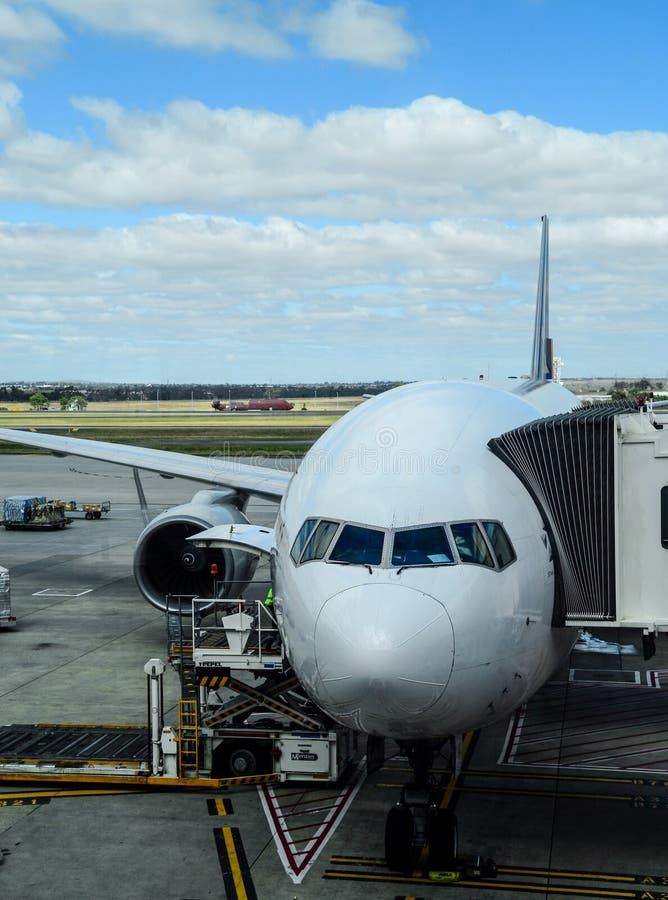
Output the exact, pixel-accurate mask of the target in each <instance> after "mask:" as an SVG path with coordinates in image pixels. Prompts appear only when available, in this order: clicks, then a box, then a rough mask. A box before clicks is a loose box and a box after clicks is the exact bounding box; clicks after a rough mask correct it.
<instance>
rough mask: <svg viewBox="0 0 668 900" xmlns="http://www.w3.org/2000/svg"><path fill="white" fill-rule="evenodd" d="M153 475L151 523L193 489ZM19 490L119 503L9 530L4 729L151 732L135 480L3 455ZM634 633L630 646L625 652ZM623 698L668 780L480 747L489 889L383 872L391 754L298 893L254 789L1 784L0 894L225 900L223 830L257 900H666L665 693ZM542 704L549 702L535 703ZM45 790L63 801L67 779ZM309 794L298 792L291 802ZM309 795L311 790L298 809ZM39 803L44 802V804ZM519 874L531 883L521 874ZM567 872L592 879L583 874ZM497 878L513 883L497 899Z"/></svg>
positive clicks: (6, 483) (154, 639) (604, 661)
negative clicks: (54, 528)
mask: <svg viewBox="0 0 668 900" xmlns="http://www.w3.org/2000/svg"><path fill="white" fill-rule="evenodd" d="M72 468H75V469H77V470H78V471H76V472H75V471H72ZM143 481H144V487H145V490H146V495H147V499H148V502H149V504H150V505H151V509H152V511H153V512H156V513H157V512H158V511H159V510H161V509H163V508H164V507H166V506H169V505H173V504H175V503H178V502H183V501H184V500H187V499H188V498H189V497H190V496H191V495H192V494H193V493H194V491H195V490H197V489H198V488H197V486H196V485H192V484H189V483H187V482H183V481H179V480H178V479H174V480H168V481H166V480H164V479H161V478H159V477H157V476H150V475H147V476H144V479H143ZM20 493H26V494H28V493H35V494H46V495H47V496H49V497H54V496H59V497H61V498H64V499H69V498H75V499H77V500H79V501H85V500H94V499H110V500H111V502H112V510H111V515H110V517H109V518H108V519H102V520H99V521H92V522H88V521H84V520H79V521H76V522H75V523H74V524H73V525H72V526H70V527H69V528H68V529H66V530H65V531H58V532H21V531H15V532H14V531H5V530H4V529H0V562H1V563H2V564H4V565H7V566H8V567H9V568H10V570H11V575H12V594H13V605H14V611H15V614H16V615H17V617H18V625H17V628H16V629H15V630H14V631H0V724H8V723H12V722H44V721H47V722H91V723H117V724H144V722H145V718H146V713H145V704H146V694H145V691H146V687H145V676H144V673H143V665H144V663H145V661H146V660H147V659H149V658H150V657H154V656H162V657H164V656H165V644H166V639H165V627H164V621H163V617H162V615H161V614H160V613H159V612H157V611H156V610H154V609H152V607H150V606H149V605H148V604H146V603H145V602H144V601H143V600H142V599H141V597H140V596H139V594H138V591H137V589H136V587H135V585H134V582H133V580H132V576H131V564H132V554H133V549H134V544H135V540H136V538H137V536H138V534H139V532H140V530H141V528H142V521H141V516H140V512H139V508H138V504H137V499H136V496H135V492H134V484H133V481H132V477H131V474H130V473H128V472H125V471H123V470H119V469H116V468H114V467H112V466H104V465H101V464H96V463H89V462H85V463H84V462H80V461H71V460H58V459H54V458H51V457H19V456H16V457H15V456H8V457H4V456H3V457H0V496H5V495H7V494H20ZM274 512H275V508H274V507H273V506H272V504H267V503H256V504H254V505H253V506H252V508H251V514H252V517H253V519H254V520H256V521H260V522H263V523H265V524H268V523H270V522H271V521H272V518H273V515H274ZM612 638H613V639H615V640H616V639H618V638H617V637H616V636H614V635H613V636H612ZM628 639H629V638H628V636H626V635H623V636H621V640H622V641H623V642H627V640H628ZM631 639H632V638H631ZM575 656H576V654H573V658H574V661H573V665H577V666H579V667H587V666H589V667H590V668H596V667H600V668H615V667H619V666H624V667H638V668H641V669H643V671H644V670H645V669H647V668H655V669H658V670H663V669H665V670H667V671H666V675H667V676H668V665H666V660H667V659H668V656H667V655H666V652H665V648H664V647H663V645H660V647H659V654H658V655H657V657H656V658H655V659H654V660H652V661H651V662H650V663H648V664H645V663H643V662H642V659H641V658H638V657H607V658H605V657H583V655H582V654H577V657H578V658H577V659H575ZM559 677H565V676H564V673H561V674H560V676H559ZM619 690H620V695H619V697H620V706H619V709H616V710H615V711H614V712H613V711H611V718H616V720H621V719H626V720H627V722H628V725H627V729H628V730H627V737H626V739H627V742H630V743H633V742H635V743H636V744H639V745H640V744H641V743H642V741H648V740H650V739H651V740H652V741H655V742H657V743H658V744H659V745H661V742H663V745H665V747H666V753H665V757H666V774H665V776H663V777H662V776H661V775H660V772H659V774H657V773H656V772H655V773H654V774H653V775H652V776H646V775H643V774H642V772H639V771H637V770H636V771H631V772H629V771H625V770H623V769H622V768H621V767H620V766H615V764H614V763H611V764H609V765H608V768H607V769H606V770H602V769H594V768H591V767H590V768H584V769H569V768H568V767H567V766H566V765H565V762H566V754H565V753H561V754H560V755H559V757H558V765H557V766H556V767H553V768H547V767H543V768H541V767H528V766H499V765H498V764H497V761H498V759H499V755H500V753H501V751H502V748H503V746H504V741H505V738H506V733H507V723H505V722H504V723H500V724H498V725H496V726H493V727H491V728H489V729H487V730H486V731H484V732H482V733H481V734H480V735H479V737H478V738H477V741H476V743H475V745H474V747H473V749H472V752H471V754H470V756H469V757H468V758H467V760H466V766H465V773H464V777H463V779H462V780H461V781H460V783H459V786H458V790H457V791H456V792H455V798H456V812H457V815H458V818H459V823H460V833H461V851H462V852H463V853H472V852H474V851H480V852H481V853H483V855H485V856H492V857H494V858H495V859H496V861H497V862H498V864H499V865H500V866H502V867H503V868H504V869H506V870H508V869H510V871H504V870H503V869H502V871H501V872H500V874H499V878H498V881H497V883H496V884H490V885H481V884H477V885H472V886H469V885H467V884H466V883H463V884H460V885H444V884H439V883H435V882H429V880H428V879H425V878H423V877H418V878H416V879H414V880H412V881H410V880H409V881H408V882H406V881H402V880H401V879H399V878H398V877H396V876H393V875H392V874H391V873H388V871H387V869H385V868H384V866H382V865H381V864H380V863H379V862H378V860H379V859H382V856H383V829H384V817H385V814H386V811H387V809H388V808H389V806H390V805H391V804H392V803H393V802H394V800H395V799H396V798H397V796H398V789H399V788H398V785H400V784H401V783H402V782H405V781H406V780H407V779H408V778H409V773H408V771H407V763H406V761H405V760H402V759H401V758H398V757H395V758H393V759H390V760H388V761H387V762H386V764H385V766H384V767H383V769H382V770H381V771H379V772H376V773H374V774H373V775H371V776H369V777H368V778H366V780H365V781H364V784H363V786H362V788H361V790H360V792H359V793H358V795H357V797H356V799H355V800H354V802H353V804H352V806H351V808H350V809H349V811H348V812H347V814H346V815H345V817H344V818H343V820H342V822H341V824H340V826H339V827H338V829H337V830H336V832H335V833H334V834H333V836H332V837H331V839H330V841H329V843H328V844H327V845H326V846H325V847H324V849H323V850H322V852H321V855H320V856H319V857H318V859H317V861H316V862H315V864H314V865H313V867H312V869H311V870H310V871H309V873H308V874H307V875H306V877H305V879H304V881H303V883H301V884H293V883H292V881H291V880H290V879H289V877H288V876H287V875H286V873H285V871H284V868H283V865H282V863H281V861H280V859H279V856H278V854H277V852H276V848H275V845H274V842H273V839H272V837H271V834H270V831H269V827H268V824H267V820H266V818H265V815H264V813H263V811H262V807H261V804H260V799H259V795H258V790H257V788H255V787H239V788H234V789H230V790H228V791H226V792H224V793H220V794H218V795H216V794H214V793H208V792H205V793H196V794H191V793H184V792H179V791H165V792H160V793H139V794H120V795H96V794H95V793H93V794H90V795H86V794H84V793H82V788H81V786H77V787H76V788H74V794H73V795H72V796H50V795H49V796H47V794H45V793H41V794H40V791H46V790H47V787H46V786H36V785H34V784H31V785H22V786H19V785H16V784H13V783H9V782H3V781H0V897H2V898H3V900H4V898H7V900H46V898H63V900H65V898H67V900H91V898H96V900H117V898H131V900H153V898H156V900H157V898H160V900H187V898H189V900H202V898H225V897H227V896H232V895H228V894H226V890H225V885H224V882H223V877H222V872H221V865H220V862H219V857H218V854H217V850H216V843H215V840H214V829H219V828H221V827H224V826H231V827H234V828H237V829H239V833H240V836H241V839H242V842H243V846H244V848H245V853H246V856H247V859H248V862H249V864H250V871H251V876H252V880H253V884H254V888H255V891H256V894H257V896H258V897H259V898H261V900H265V898H276V900H293V898H299V900H315V898H324V900H328V898H359V897H365V898H369V900H374V898H394V897H405V896H413V897H422V898H432V897H438V896H441V895H443V894H444V891H447V894H445V896H448V897H451V898H454V900H457V898H464V897H469V898H487V897H497V896H499V895H500V896H505V897H512V896H520V895H523V894H524V890H526V889H527V888H526V885H532V886H533V887H532V888H529V890H530V891H531V893H532V894H533V895H534V896H537V897H541V896H544V897H548V896H552V895H554V894H555V893H556V894H558V893H559V889H560V888H563V889H565V890H568V891H569V892H570V895H571V896H578V893H577V892H578V890H582V891H583V892H584V891H588V892H590V893H587V894H585V893H582V894H580V896H592V893H591V892H592V891H593V892H594V895H598V896H611V895H612V894H611V893H610V892H611V891H613V890H614V891H617V892H618V893H617V894H615V896H627V897H631V898H634V900H635V898H636V897H640V896H641V895H642V893H643V891H644V892H645V896H647V897H654V896H656V897H659V896H662V894H661V893H660V891H661V887H660V884H659V882H660V879H661V877H662V876H668V854H667V853H666V850H665V847H666V846H667V845H668V841H667V840H666V839H667V838H668V825H667V823H668V736H667V735H666V728H667V727H668V726H667V724H666V722H665V721H660V720H659V719H658V718H657V719H656V724H655V726H654V728H653V733H652V734H651V735H650V737H647V732H646V731H645V732H644V733H643V737H642V738H640V737H639V735H638V730H637V729H636V728H634V724H633V723H634V721H636V720H637V716H638V714H639V713H638V712H637V710H638V709H639V708H640V707H642V709H643V710H644V712H643V715H644V716H645V717H647V716H649V718H650V721H654V719H652V716H653V710H654V707H653V698H654V697H655V696H656V694H657V693H658V692H652V691H649V690H644V691H641V692H636V693H634V694H632V693H631V691H633V690H634V689H628V688H624V687H620V688H619ZM166 692H167V703H166V706H167V718H168V720H169V719H170V717H172V716H173V715H174V704H175V703H176V700H177V697H178V680H177V678H176V675H175V674H174V673H173V672H172V671H171V670H168V673H167V678H166ZM621 692H624V693H621ZM574 697H575V694H572V696H571V701H569V702H573V698H574ZM537 702H538V703H539V704H540V703H541V702H543V703H544V704H545V705H546V701H541V700H540V698H539V699H538V700H537ZM634 703H635V704H636V706H635V707H634V706H633V704H634ZM538 712H539V713H540V707H539V708H538ZM592 740H593V738H592ZM561 743H564V744H565V737H564V738H563V740H562V739H561V738H560V746H561ZM51 788H53V790H56V791H62V790H64V789H66V788H67V785H63V784H61V785H57V786H50V787H49V788H48V789H49V790H50V789H51ZM300 790H301V789H299V788H296V787H295V788H294V791H295V792H296V793H297V794H298V795H299V791H300ZM309 790H310V789H309V788H308V787H305V788H304V789H303V796H304V798H305V799H308V793H309ZM333 790H334V789H333ZM215 796H221V797H225V798H226V799H228V800H230V801H231V803H232V806H233V813H232V814H231V815H229V816H226V817H224V818H223V817H218V816H212V815H210V814H209V810H208V808H207V802H206V801H207V800H208V799H210V798H213V797H215ZM300 796H301V795H300ZM35 797H37V799H41V800H48V802H44V803H36V802H35V801H34V799H33V798H35ZM342 858H344V861H341V859H342ZM345 858H349V859H348V861H345ZM350 858H356V859H352V860H351V859H350ZM360 860H362V861H360ZM527 867H528V868H527ZM518 868H519V869H522V868H524V869H527V873H528V874H527V873H525V874H518V873H517V869H518ZM537 869H538V870H545V871H548V872H549V873H550V874H548V875H546V874H541V873H540V872H539V871H536V870H537ZM563 871H567V872H571V873H577V872H586V873H589V874H590V875H593V876H596V873H599V874H598V876H597V877H590V878H579V879H578V878H576V877H574V876H565V875H563V874H560V873H563ZM345 873H349V874H348V875H345ZM343 875H345V877H341V876H343ZM325 876H328V877H325ZM620 878H622V879H624V878H626V879H628V880H627V881H624V880H622V881H620V880H619V879H620ZM643 879H644V880H643ZM648 879H650V880H649V881H648ZM503 884H506V885H508V887H506V888H505V889H503V890H499V888H500V887H501V886H502V885H503ZM664 889H665V888H664ZM620 891H622V892H624V891H625V892H626V893H619V892H620ZM606 892H607V893H606ZM652 892H654V893H652Z"/></svg>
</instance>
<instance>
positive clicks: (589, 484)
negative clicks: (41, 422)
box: [0, 217, 668, 870]
mask: <svg viewBox="0 0 668 900" xmlns="http://www.w3.org/2000/svg"><path fill="white" fill-rule="evenodd" d="M548 293H549V292H548V222H547V218H546V217H544V218H543V227H542V237H541V254H540V263H539V278H538V291H537V301H536V315H535V326H534V341H533V353H532V364H531V374H530V377H529V378H528V379H527V380H524V381H514V382H511V383H510V384H511V386H512V387H511V389H507V390H504V389H501V388H495V387H491V386H488V385H485V384H478V383H452V382H448V383H446V382H423V383H416V384H408V385H405V386H403V387H399V388H396V389H394V390H391V391H388V392H386V393H384V394H381V395H379V396H377V397H374V398H372V399H370V400H368V401H366V402H365V403H364V404H362V405H361V406H358V407H357V408H356V409H354V410H352V411H351V412H349V413H348V414H347V415H345V416H344V417H343V418H341V419H340V420H339V421H338V422H337V423H335V424H334V425H332V426H331V427H330V428H329V430H328V431H327V432H326V433H325V434H324V435H323V436H322V437H321V438H320V439H319V440H318V441H317V442H316V443H315V444H314V446H313V447H312V448H311V450H310V451H309V452H308V453H307V454H306V455H305V457H304V459H303V460H302V462H301V464H300V466H299V469H298V471H297V472H296V473H295V474H294V475H293V474H292V473H289V472H285V471H278V470H271V469H267V468H261V467H254V466H249V465H243V464H239V463H236V462H234V461H224V460H211V459H203V458H202V459H199V458H194V457H190V456H188V455H186V454H179V453H168V452H160V451H153V450H148V449H145V448H136V447H124V446H119V445H117V444H111V443H102V442H93V441H84V440H79V439H76V438H69V437H55V436H51V435H43V434H33V433H26V432H20V431H15V430H11V429H0V438H2V439H3V440H7V441H14V442H17V443H22V444H27V445H30V446H37V447H40V448H42V449H48V450H51V451H53V452H54V453H57V454H58V455H67V454H73V455H78V456H84V457H90V458H94V459H100V460H105V461H109V462H114V463H118V464H121V465H126V466H130V467H132V468H133V469H135V470H140V469H144V470H149V471H155V472H159V473H161V474H163V475H167V476H169V475H173V476H181V477H185V478H190V479H192V480H193V481H197V482H201V483H204V484H206V485H207V489H205V490H200V491H199V492H198V493H197V494H196V495H195V496H194V497H193V499H192V501H191V502H190V503H186V504H183V505H181V506H178V507H175V508H173V509H171V510H167V511H165V512H164V513H162V514H161V515H160V516H158V517H157V518H156V519H154V520H153V521H152V522H150V523H149V524H148V525H147V527H146V528H145V529H144V531H143V532H142V534H141V535H140V537H139V540H138V545H137V550H136V554H135V563H134V571H135V577H136V581H137V584H138V586H139V589H140V591H141V593H142V594H143V595H144V597H145V598H146V599H147V600H148V601H149V602H150V603H152V604H153V605H154V606H156V607H157V608H159V609H163V610H168V611H169V612H173V611H176V610H175V609H173V608H172V606H171V605H170V603H171V601H170V599H169V596H168V595H170V594H174V593H183V594H191V595H198V596H207V593H208V590H209V586H210V572H211V567H212V566H215V567H216V569H217V571H218V572H219V573H220V578H221V580H224V581H225V583H226V584H227V588H226V590H227V597H230V598H233V597H236V596H238V595H239V593H240V591H241V590H243V587H244V585H246V584H247V583H248V582H249V581H250V580H251V579H252V577H253V573H254V571H255V566H256V564H257V559H258V558H259V557H261V558H263V559H266V560H267V561H269V563H270V565H271V572H272V582H273V593H274V609H275V615H276V621H277V627H278V630H279V633H280V637H281V642H282V646H283V650H284V653H285V656H286V658H287V659H288V660H289V663H290V665H291V670H292V672H293V673H294V675H295V677H296V678H297V679H298V681H299V682H300V684H301V686H302V688H303V689H304V690H305V692H306V694H307V696H308V697H309V699H310V700H311V701H312V702H314V703H315V704H316V705H317V706H318V707H319V708H320V709H321V710H323V712H324V713H325V714H327V715H328V716H329V717H331V719H333V720H334V721H335V722H338V723H339V724H340V725H342V726H343V727H346V728H350V729H352V730H354V731H356V732H361V733H364V734H366V735H368V736H369V739H370V746H371V747H372V746H374V744H377V743H378V742H382V741H383V740H384V739H385V738H388V737H389V738H394V739H395V740H397V741H399V742H400V744H401V745H402V746H403V748H404V749H405V751H406V753H407V754H408V756H409V759H410V760H411V763H412V766H413V770H414V782H413V783H412V785H411V786H410V787H409V788H407V789H406V790H405V791H404V793H403V795H402V797H401V798H400V800H399V802H398V804H396V805H395V806H394V807H393V808H392V809H391V810H390V812H389V814H388V818H387V820H386V832H385V833H386V857H387V860H388V864H389V865H390V866H391V867H392V868H397V869H405V870H408V869H410V868H411V866H412V865H413V864H414V861H415V860H416V859H417V858H418V857H419V855H420V854H421V853H422V851H423V850H424V849H425V847H429V848H430V849H431V851H432V854H433V857H434V858H433V862H434V864H435V865H436V866H439V865H440V866H441V867H443V868H446V867H447V863H448V861H451V860H452V858H454V857H455V856H456V822H455V821H454V816H453V815H452V814H451V813H450V812H449V811H448V809H447V808H443V807H442V806H441V804H442V803H443V796H444V795H443V794H441V793H439V791H438V790H436V789H435V788H434V786H433V785H432V783H431V782H430V776H429V770H430V764H431V761H432V759H433V756H434V753H435V752H436V751H437V750H438V748H440V747H441V745H443V744H444V743H445V742H447V741H449V740H452V742H453V746H454V748H455V770H457V767H458V760H457V756H456V748H457V746H458V743H457V740H456V739H457V736H461V735H462V733H464V732H467V731H470V730H473V729H477V728H480V727H482V726H484V725H487V724H490V723H492V722H496V721H498V720H500V719H502V718H504V717H506V716H507V715H508V714H509V713H510V712H512V711H513V710H514V709H516V708H517V707H518V706H520V705H521V704H522V703H523V702H525V701H526V700H527V699H528V698H529V697H530V696H531V695H532V694H533V693H534V692H535V691H536V690H538V688H539V687H541V685H542V684H543V683H544V682H545V681H546V680H547V678H548V677H549V676H550V674H551V672H552V671H553V670H554V669H555V668H556V666H557V665H558V663H559V662H560V661H562V660H563V659H564V658H565V656H566V654H567V653H568V652H569V651H570V648H571V646H572V645H573V643H574V642H575V640H576V638H577V634H578V627H577V626H580V625H581V623H582V622H589V623H591V622H596V623H599V624H600V623H601V622H613V621H615V620H616V617H617V609H616V608H615V604H614V600H615V598H616V596H617V587H616V582H615V577H614V576H615V575H616V574H617V569H619V568H620V557H619V555H617V556H615V552H616V551H617V549H618V548H619V547H620V546H621V545H620V544H619V543H618V541H617V533H616V529H615V525H614V518H615V517H614V503H615V502H616V499H615V496H614V490H611V485H612V488H614V477H612V476H611V475H610V473H612V472H613V471H614V462H615V458H616V456H617V449H616V446H617V445H616V443H615V441H616V440H617V438H618V427H617V426H618V424H619V423H618V419H617V415H616V413H614V412H610V411H607V412H606V413H604V414H601V415H599V414H598V413H597V412H594V413H590V412H589V411H587V410H584V411H582V412H581V411H579V410H576V407H577V406H578V401H577V399H576V398H575V397H574V396H573V395H572V394H571V393H570V392H569V391H567V390H566V389H565V388H564V387H563V386H562V385H560V384H558V383H556V382H555V380H554V378H553V353H552V342H551V340H550V339H549V337H548V335H549V323H548ZM617 412H619V411H617ZM641 415H645V414H644V413H642V411H641V412H640V413H639V412H638V411H634V412H628V415H627V417H626V418H627V419H628V421H626V423H625V426H624V427H626V428H627V431H628V432H629V433H631V432H633V431H634V429H635V428H636V424H634V422H635V419H634V418H633V417H634V416H635V417H636V418H638V417H640V416H641ZM646 416H647V421H646V422H644V424H640V425H639V426H637V427H638V429H639V431H642V432H643V434H645V437H644V438H643V440H644V441H645V443H646V444H647V447H646V448H645V449H646V450H647V452H648V453H654V456H653V459H654V460H656V461H657V465H658V464H659V463H663V462H665V459H666V458H668V452H664V450H662V449H661V448H662V447H664V449H665V446H664V443H662V442H661V437H660V434H659V431H658V429H657V427H656V426H657V423H656V422H655V421H653V420H652V418H651V415H650V413H649V412H648V413H647V414H646ZM643 429H650V431H649V432H645V431H643ZM581 431H582V434H583V435H584V439H583V440H582V441H580V440H579V436H580V433H581ZM650 438H652V440H649V439H650ZM639 441H640V438H639ZM590 448H591V449H592V453H593V454H594V455H593V456H592V454H591V453H590V452H589V450H590ZM652 448H653V449H652ZM657 448H658V449H657ZM590 459H594V460H595V462H596V464H595V466H594V468H593V469H592V466H591V465H589V462H588V461H589V460H590ZM547 462H549V464H546V463H547ZM592 471H594V472H595V473H596V477H595V478H594V477H591V473H592ZM601 473H604V475H601ZM606 473H607V474H606ZM604 476H605V478H607V481H605V482H604V481H603V480H601V479H602V478H603V477H604ZM663 483H664V484H666V483H667V480H666V479H665V478H664V481H663ZM251 494H253V495H256V496H259V497H261V498H266V499H269V500H274V501H280V507H279V511H278V515H277V518H276V524H275V527H274V528H273V529H267V528H261V527H259V526H256V525H252V524H250V523H249V521H248V519H247V517H246V515H245V509H246V503H247V500H248V497H249V496H250V495H251ZM603 495H605V498H606V504H607V503H608V502H612V504H613V506H612V507H611V509H612V510H613V512H612V513H610V512H609V507H608V506H607V505H605V507H604V505H602V504H601V503H600V500H601V497H602V496H603ZM611 495H612V496H611ZM658 497H659V494H658V493H657V494H656V497H655V498H653V501H652V502H653V503H654V500H656V504H655V505H656V508H654V507H652V516H653V518H652V521H653V522H656V523H658V522H659V516H658ZM140 498H141V495H140ZM666 502H667V503H668V499H667V500H666ZM564 504H565V505H564ZM583 508H585V509H586V511H587V512H591V511H593V512H592V515H593V516H594V518H590V519H587V517H584V518H583V516H582V510H583ZM655 512H656V513H657V515H654V513H655ZM666 521H668V519H666ZM587 522H589V525H587ZM603 526H605V527H603ZM654 527H658V526H654ZM604 539H605V540H606V541H607V542H608V543H607V545H606V546H605V547H604V548H603V549H604V550H606V551H613V552H612V553H610V552H607V553H606V552H599V551H600V550H601V545H600V541H602V540H604ZM666 542H667V543H666V546H668V535H667V536H666ZM583 548H584V549H583ZM667 558H668V557H667V555H665V554H664V556H663V557H662V558H661V559H660V560H659V561H658V563H657V565H658V566H659V567H660V571H659V573H658V574H657V573H653V574H654V581H655V582H656V583H657V584H659V585H660V584H662V583H665V577H663V578H662V577H661V575H662V574H663V575H664V576H668V562H667V561H666V559H667ZM625 563H626V559H625ZM611 567H612V569H611ZM611 576H612V577H611ZM645 580H647V579H645ZM223 599H224V598H223ZM648 616H649V613H648V612H647V610H645V609H643V610H641V611H640V612H639V613H638V615H637V619H638V621H640V622H643V623H644V626H646V628H647V630H648V632H649V630H650V628H653V629H658V630H661V629H662V628H668V619H665V618H664V619H661V618H659V617H658V616H657V615H656V611H654V612H653V618H648Z"/></svg>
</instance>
